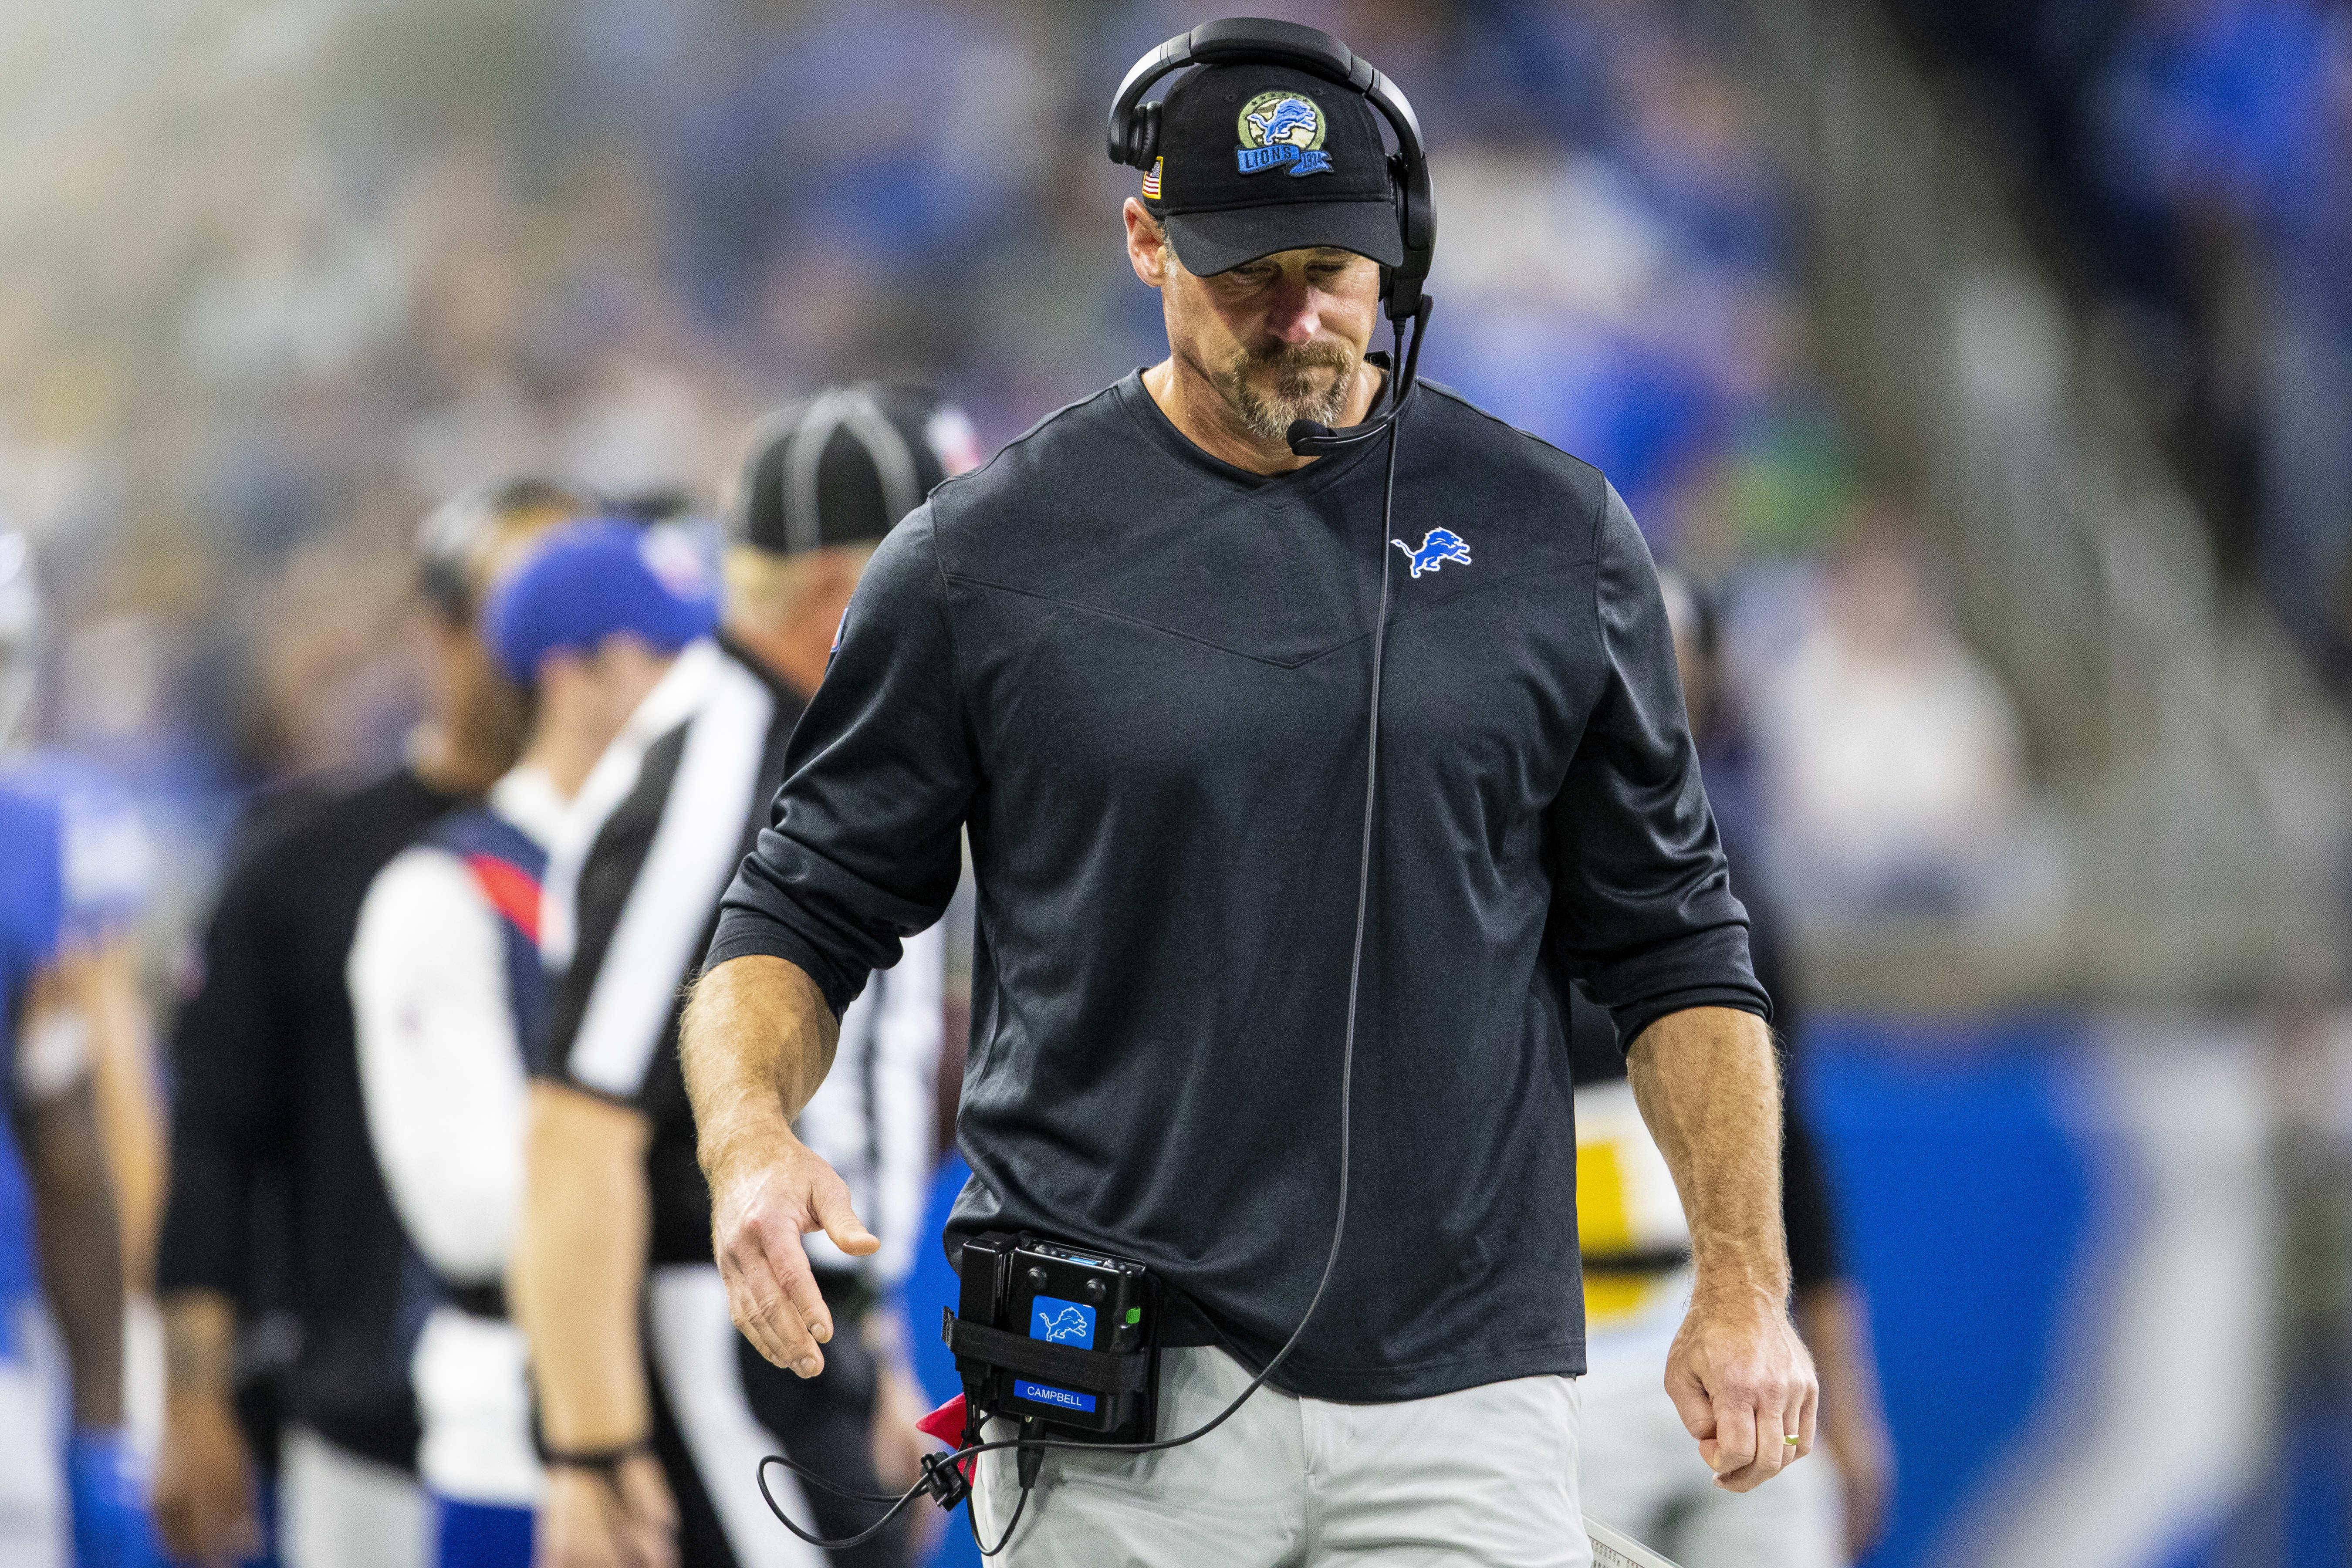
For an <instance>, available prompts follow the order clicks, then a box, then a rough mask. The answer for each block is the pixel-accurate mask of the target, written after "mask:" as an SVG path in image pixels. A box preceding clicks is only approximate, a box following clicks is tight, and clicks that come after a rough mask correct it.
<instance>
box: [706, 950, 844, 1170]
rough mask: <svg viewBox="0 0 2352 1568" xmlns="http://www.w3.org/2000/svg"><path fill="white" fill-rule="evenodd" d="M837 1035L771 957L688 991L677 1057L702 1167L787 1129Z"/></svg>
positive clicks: (790, 971)
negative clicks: (747, 1143)
mask: <svg viewBox="0 0 2352 1568" xmlns="http://www.w3.org/2000/svg"><path fill="white" fill-rule="evenodd" d="M840 1037H841V1026H840V1024H839V1022H838V1021H837V1020H836V1019H835V1017H834V1016H833V1009H832V1008H830V1007H828V1006H827V1005H825V1000H824V993H823V992H822V991H819V990H818V989H817V986H816V982H814V980H811V979H810V978H809V977H808V975H807V974H806V973H803V971H802V969H801V968H800V966H799V965H797V964H794V963H790V962H788V961H786V960H784V959H781V958H769V957H765V956H761V955H756V954H755V955H751V956H746V957H743V958H736V959H730V960H729V961H728V962H727V963H722V964H720V965H719V967H718V968H716V969H714V970H712V971H711V972H710V973H708V974H706V975H704V976H703V977H702V980H701V983H700V984H698V985H696V986H695V988H694V1000H693V1002H692V1004H691V1005H689V1006H688V1008H687V1013H686V1019H685V1023H684V1025H683V1026H682V1027H681V1029H680V1031H679V1037H678V1055H679V1058H680V1061H681V1063H682V1064H683V1066H684V1067H685V1069H686V1087H687V1093H688V1097H689V1098H690V1099H692V1100H693V1101H694V1124H695V1129H696V1135H697V1141H698V1148H699V1153H700V1156H701V1160H702V1168H703V1170H704V1171H705V1172H706V1173H713V1174H715V1173H717V1171H718V1170H719V1167H720V1166H721V1165H722V1164H723V1163H725V1162H726V1159H727V1156H728V1153H729V1152H730V1150H731V1149H732V1148H733V1147H735V1146H736V1145H737V1144H738V1143H740V1142H743V1141H746V1140H750V1141H751V1142H762V1141H764V1140H765V1139H766V1138H768V1137H770V1136H772V1134H773V1133H774V1132H775V1131H776V1130H777V1129H778V1128H780V1127H782V1128H789V1127H790V1126H791V1125H792V1122H793V1119H794V1118H795V1117H797V1116H799V1115H800V1113H801V1110H802V1108H803V1106H805V1105H807V1104H808V1102H809V1100H810V1099H811V1098H812V1097H813V1096H814V1095H815V1093H816V1091H817V1086H818V1085H819V1084H821V1083H823V1082H824V1075H825V1073H826V1072H827V1071H829V1070H830V1069H831V1068H832V1067H833V1053H834V1048H835V1046H836V1045H837V1044H838V1042H839V1040H840Z"/></svg>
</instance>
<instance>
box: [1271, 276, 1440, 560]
mask: <svg viewBox="0 0 2352 1568" xmlns="http://www.w3.org/2000/svg"><path fill="white" fill-rule="evenodd" d="M1436 310H1437V301H1436V300H1433V299H1431V298H1430V297H1429V296H1428V295H1426V294H1423V296H1422V297H1421V303H1420V304H1419V305H1418V306H1416V307H1415V308H1414V310H1413V312H1412V315H1411V316H1410V317H1409V318H1407V320H1409V321H1412V344H1411V346H1410V347H1409V348H1406V349H1405V350H1404V352H1403V355H1402V363H1398V364H1394V365H1393V366H1392V369H1393V371H1394V374H1391V376H1390V377H1389V384H1388V390H1387V393H1386V395H1385V396H1384V397H1383V398H1382V406H1381V412H1380V413H1379V414H1377V415H1375V416H1373V417H1371V418H1370V419H1367V420H1365V421H1364V422H1363V423H1362V424H1361V425H1343V426H1340V427H1339V428H1338V429H1336V430H1334V429H1333V428H1332V427H1331V426H1328V425H1318V424H1317V423H1316V422H1315V421H1314V420H1312V419H1294V420H1292V421H1291V422H1290V429H1289V431H1288V432H1287V434H1286V436H1285V437H1284V439H1285V440H1286V441H1288V442H1289V443H1290V449H1291V451H1292V452H1293V453H1295V454H1297V456H1299V457H1301V458H1328V457H1332V456H1335V455H1337V454H1339V453H1340V452H1345V451H1347V450H1349V448H1350V447H1360V446H1362V445H1363V444H1364V443H1365V442H1367V441H1371V440H1377V439H1378V438H1379V437H1381V436H1382V435H1385V434H1386V433H1387V432H1388V431H1390V430H1391V429H1393V428H1395V426H1396V422H1397V416H1399V415H1401V414H1402V413H1403V412H1404V405H1405V399H1407V398H1409V397H1411V396H1412V389H1413V388H1414V387H1416V386H1418V385H1420V384H1421V340H1422V339H1423V338H1424V337H1426V336H1427V335H1428V333H1429V318H1430V317H1431V316H1432V315H1433V314H1434V313H1435V312H1436ZM1397 336H1398V337H1399V338H1400V339H1402V337H1403V336H1404V323H1403V322H1402V321H1400V322H1398V323H1397ZM1371 357H1372V358H1374V359H1378V358H1379V357H1380V356H1379V355H1377V354H1374V355H1372V356H1371ZM1389 499H1390V498H1387V497H1383V498H1382V500H1381V532H1382V533H1383V534H1385V533H1386V532H1387V531H1388V521H1389V518H1388V500H1389Z"/></svg>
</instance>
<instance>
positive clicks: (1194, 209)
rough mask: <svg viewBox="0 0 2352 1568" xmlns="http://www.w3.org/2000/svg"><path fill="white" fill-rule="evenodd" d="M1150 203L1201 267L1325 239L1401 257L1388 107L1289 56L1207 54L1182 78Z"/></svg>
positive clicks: (1213, 268)
mask: <svg viewBox="0 0 2352 1568" xmlns="http://www.w3.org/2000/svg"><path fill="white" fill-rule="evenodd" d="M1143 204H1144V205H1145V206H1146V207H1148V208H1150V212H1151V216H1153V217H1155V218H1158V219H1159V220H1160V223H1161V225H1162V226H1164V227H1165V228H1166V229H1167V231H1168V238H1169V241H1170V243H1171V244H1172V245H1174V246H1175V247H1176V256H1177V258H1178V259H1179V260H1181V261H1182V262H1183V263H1184V267H1185V269H1186V270H1187V271H1190V272H1192V273H1193V274H1194V275H1195V276H1197V277H1202V278H1206V277H1209V276H1211V275H1212V274H1214V273H1218V272H1224V271H1228V270H1230V269H1231V268H1235V267H1239V266H1241V265H1243V264H1244V262H1250V261H1255V260H1256V259H1257V258H1259V257H1261V256H1271V255H1273V254H1274V253H1275V252H1276V251H1278V250H1303V249H1307V248H1310V247H1316V246H1326V245H1328V246H1335V247H1338V248H1339V249H1341V250H1352V251H1354V252H1355V253H1356V254H1357V255H1359V256H1368V257H1370V258H1372V259H1373V260H1374V261H1377V262H1379V263H1380V264H1381V266H1383V267H1394V266H1396V265H1397V264H1398V263H1400V262H1402V260H1403V259H1404V237H1403V235H1402V233H1401V232H1400V231H1399V228H1398V226H1397V215H1396V204H1395V201H1394V199H1393V198H1392V197H1391V194H1390V185H1389V163H1388V151H1387V149H1386V147H1384V146H1383V145H1382V143H1381V128H1380V111H1379V110H1375V109H1374V108H1373V107H1372V106H1371V104H1370V101H1369V100H1366V99H1365V98H1364V96H1363V95H1362V94H1360V93H1358V92H1354V91H1351V90H1350V89H1347V88H1345V87H1342V86H1340V85H1339V83H1338V82H1334V81H1326V80H1325V79H1323V78H1321V77H1318V76H1310V75H1308V74H1307V72H1305V71H1297V70H1291V69H1289V68H1286V67H1283V66H1270V65H1235V66H1202V67H1200V68H1197V69H1194V70H1192V71H1191V72H1190V73H1188V74H1187V75H1185V76H1184V77H1183V78H1181V79H1180V80H1178V82H1177V83H1176V85H1175V86H1174V87H1173V88H1171V89H1169V93H1168V98H1167V101H1166V103H1165V105H1164V106H1163V107H1162V108H1161V110H1160V155H1159V156H1158V157H1157V158H1156V159H1155V160H1154V161H1153V163H1152V165H1151V167H1150V169H1149V170H1148V171H1146V172H1145V174H1144V176H1143Z"/></svg>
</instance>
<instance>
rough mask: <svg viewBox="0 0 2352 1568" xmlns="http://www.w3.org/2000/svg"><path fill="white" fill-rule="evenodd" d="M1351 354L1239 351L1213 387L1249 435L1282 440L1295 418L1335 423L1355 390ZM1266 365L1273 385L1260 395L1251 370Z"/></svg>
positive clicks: (1317, 346)
mask: <svg viewBox="0 0 2352 1568" xmlns="http://www.w3.org/2000/svg"><path fill="white" fill-rule="evenodd" d="M1356 364H1357V361H1356V356H1355V355H1354V354H1353V353H1349V351H1348V350H1347V349H1346V348H1345V347H1343V346H1342V345H1340V344H1339V343H1300V344H1298V345H1297V346H1296V347H1293V346H1291V345H1288V344H1277V345H1276V346H1275V347H1273V348H1271V349H1255V350H1245V351H1244V352H1243V353H1242V355H1241V357H1240V358H1239V359H1237V360H1235V361H1234V363H1233V364H1232V365H1231V366H1230V367H1228V368H1227V369H1226V371H1225V373H1224V374H1223V375H1221V376H1219V377H1218V378H1217V381H1218V387H1217V389H1218V390H1219V391H1220V392H1222V393H1223V394H1224V395H1225V402H1226V403H1227V404H1229V405H1231V406H1232V408H1233V410H1234V413H1235V414H1237V415H1239V416H1241V421H1242V423H1243V424H1244V425H1245V426H1248V427H1249V429H1250V431H1251V433H1252V434H1253V435H1255V436H1257V437H1260V438H1262V439H1264V440H1266V441H1285V440H1287V439H1289V437H1290V426H1291V425H1292V423H1293V422H1294V421H1296V420H1300V419H1309V420H1312V421H1314V422H1315V423H1316V424H1318V425H1336V424H1338V423H1339V416H1340V414H1341V413H1342V412H1343V411H1345V410H1346V408H1347V406H1348V395H1349V393H1350V392H1352V391H1353V390H1355V385H1356ZM1269 367H1271V368H1272V369H1273V371H1274V373H1275V374H1274V378H1273V384H1272V386H1271V387H1270V388H1268V389H1267V390H1265V391H1260V390H1259V387H1258V384H1255V383H1253V381H1252V380H1251V374H1252V373H1253V372H1258V371H1263V370H1265V369H1267V368H1269Z"/></svg>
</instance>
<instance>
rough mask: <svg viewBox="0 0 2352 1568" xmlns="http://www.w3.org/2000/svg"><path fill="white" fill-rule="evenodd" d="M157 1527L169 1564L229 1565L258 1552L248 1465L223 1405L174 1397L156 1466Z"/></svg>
mask: <svg viewBox="0 0 2352 1568" xmlns="http://www.w3.org/2000/svg"><path fill="white" fill-rule="evenodd" d="M155 1529H156V1532H157V1533H158V1534H160V1535H161V1536H162V1537H163V1550H164V1551H165V1552H167V1553H169V1554H170V1556H171V1557H172V1558H173V1561H174V1562H179V1563H202V1564H204V1565H205V1568H227V1565H228V1564H232V1563H238V1562H241V1561H243V1560H244V1559H246V1558H248V1557H255V1556H258V1555H259V1554H260V1552H261V1526H260V1522H259V1521H257V1520H256V1519H255V1518H254V1512H253V1465H252V1461H251V1460H250V1459H249V1458H247V1455H246V1451H245V1434H244V1432H243V1430H242V1429H240V1428H239V1427H238V1426H237V1424H236V1410H235V1409H233V1408H232V1407H231V1406H230V1405H229V1402H228V1401H227V1400H226V1399H225V1398H222V1397H221V1396H219V1395H218V1394H181V1393H175V1394H173V1395H172V1397H171V1399H170V1400H169V1401H168V1403H167V1404H166V1405H165V1407H164V1414H163V1451H162V1453H161V1454H159V1455H158V1456H157V1458H156V1467H155Z"/></svg>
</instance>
